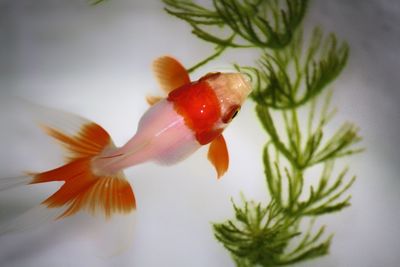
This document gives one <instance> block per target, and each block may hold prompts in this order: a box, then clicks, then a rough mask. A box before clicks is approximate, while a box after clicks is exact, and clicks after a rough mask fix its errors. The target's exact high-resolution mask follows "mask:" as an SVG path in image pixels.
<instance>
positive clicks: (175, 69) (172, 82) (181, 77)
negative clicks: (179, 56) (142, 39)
mask: <svg viewBox="0 0 400 267" xmlns="http://www.w3.org/2000/svg"><path fill="white" fill-rule="evenodd" d="M153 71H154V75H155V76H156V78H157V81H158V83H159V84H160V86H161V88H162V89H163V90H164V91H165V92H166V93H167V94H168V93H169V92H171V91H172V90H174V89H176V88H178V87H180V86H182V85H185V84H188V83H190V78H189V73H188V72H187V71H186V69H185V67H183V66H182V64H181V63H179V61H177V60H176V59H174V58H172V57H170V56H163V57H160V58H158V59H156V60H155V61H154V62H153Z"/></svg>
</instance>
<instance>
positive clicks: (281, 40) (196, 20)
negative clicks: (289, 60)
mask: <svg viewBox="0 0 400 267" xmlns="http://www.w3.org/2000/svg"><path fill="white" fill-rule="evenodd" d="M163 2H164V3H165V4H166V8H165V10H166V11H167V12H168V13H169V14H171V15H173V16H176V17H178V18H179V19H182V20H184V21H186V22H187V23H189V24H190V25H191V27H192V33H193V34H195V35H196V36H197V37H199V38H201V39H203V40H204V41H207V42H210V43H213V44H215V45H219V46H221V45H224V46H229V47H260V48H273V49H280V48H283V47H285V46H286V45H287V44H288V43H289V42H290V40H291V38H292V35H293V32H294V31H295V29H296V28H297V27H298V26H299V25H300V23H301V22H302V20H303V17H304V14H305V11H306V9H307V5H308V0H287V1H284V2H283V1H277V0H268V1H265V0H264V1H263V0H213V1H212V4H213V5H212V7H210V8H206V7H204V6H201V5H199V4H196V3H194V2H193V1H188V0H163ZM215 31H216V32H217V33H214V32H215ZM221 33H222V34H225V35H226V36H227V38H221V37H220V35H221Z"/></svg>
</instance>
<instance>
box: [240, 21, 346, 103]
mask: <svg viewBox="0 0 400 267" xmlns="http://www.w3.org/2000/svg"><path fill="white" fill-rule="evenodd" d="M302 37H303V36H302V31H298V32H297V34H296V36H295V38H294V39H293V42H291V43H290V45H289V46H288V47H286V48H285V49H282V50H279V51H266V52H264V54H263V56H262V57H261V59H260V60H259V62H258V67H247V68H243V70H244V71H248V72H250V73H251V75H252V76H255V77H256V79H255V86H254V91H253V93H252V94H251V97H252V99H253V100H254V101H256V102H257V103H258V104H260V105H266V106H268V107H271V108H275V109H291V108H295V107H298V106H301V105H303V104H305V103H307V102H308V101H310V100H311V99H312V98H313V97H315V96H317V95H318V94H319V93H320V92H321V91H322V90H323V89H324V88H326V86H327V85H328V84H329V83H331V82H332V81H333V80H334V79H335V78H336V77H337V76H338V75H339V74H340V73H341V71H342V70H343V68H344V67H345V65H346V63H347V59H348V55H349V47H348V45H347V44H346V43H340V44H338V41H337V39H336V37H335V35H334V34H330V35H329V36H328V37H327V38H325V39H324V38H323V36H322V32H321V29H319V28H316V29H315V30H314V32H313V34H312V37H311V40H310V41H309V46H308V47H307V48H306V49H303V47H304V42H303V38H302ZM293 74H294V75H293Z"/></svg>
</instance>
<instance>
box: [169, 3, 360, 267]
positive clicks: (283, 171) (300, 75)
mask: <svg viewBox="0 0 400 267" xmlns="http://www.w3.org/2000/svg"><path fill="white" fill-rule="evenodd" d="M163 2H164V3H165V4H166V8H165V10H166V11H167V12H168V13H169V14H171V15H173V16H176V17H177V18H179V19H182V20H184V21H186V22H187V23H189V25H190V26H191V27H192V33H193V34H194V35H195V36H197V37H198V38H200V39H202V40H204V41H206V42H209V43H212V44H214V45H215V53H214V54H212V55H211V56H209V57H208V58H206V59H205V60H203V61H201V62H199V63H197V64H196V65H195V66H194V67H192V68H190V69H189V71H193V70H195V69H197V68H199V67H202V66H203V65H204V64H206V63H208V62H210V61H212V60H214V59H216V58H218V56H219V55H221V54H222V53H223V52H224V51H226V50H227V49H238V48H241V49H253V50H254V49H257V50H259V51H260V59H259V60H258V62H256V64H255V65H254V66H240V65H235V67H236V68H237V69H238V70H240V71H241V72H245V73H248V74H249V76H250V77H252V83H253V92H252V94H251V96H250V97H251V99H252V100H253V101H254V102H255V103H256V113H257V116H258V118H259V120H260V122H261V124H262V126H263V128H264V129H265V131H266V133H267V135H268V140H267V144H266V145H265V148H264V153H263V163H264V171H265V179H266V184H267V189H268V191H269V193H270V200H269V204H267V205H265V204H263V203H255V202H253V201H247V200H245V199H244V197H243V204H242V206H237V205H236V204H233V208H234V212H235V217H234V218H232V219H229V220H227V221H226V222H223V223H215V224H214V225H213V228H214V233H215V237H216V238H217V240H219V241H220V242H221V243H222V244H223V245H224V247H225V248H226V249H227V250H228V251H229V252H230V253H231V254H232V257H233V259H234V260H235V262H236V264H237V266H277V265H290V264H294V263H297V262H300V261H303V260H309V259H312V258H316V257H320V256H323V255H326V254H328V252H329V247H330V244H331V240H332V236H328V237H325V238H324V237H323V235H324V232H325V227H324V226H322V227H321V228H319V230H317V231H316V233H314V234H313V233H312V232H313V230H312V228H313V225H314V222H315V220H316V218H318V216H320V215H323V214H329V213H333V212H338V211H340V210H342V209H343V208H346V207H348V206H349V205H350V195H349V194H348V193H347V191H348V189H349V188H350V187H351V185H352V184H353V183H354V181H355V177H351V178H348V177H347V176H348V175H347V173H348V168H345V169H343V170H342V171H341V172H339V173H338V174H336V172H335V168H334V166H335V162H336V161H337V160H339V159H340V158H341V157H343V156H349V155H352V154H355V153H358V152H360V151H362V149H360V148H358V147H357V146H356V145H357V144H358V142H359V141H360V140H361V138H360V137H359V135H358V128H357V127H356V126H354V125H353V124H350V123H345V124H343V125H342V126H341V127H339V128H338V129H337V130H336V132H334V133H333V135H331V136H326V133H325V132H326V130H325V129H326V126H327V124H328V123H329V122H330V120H331V119H332V117H333V116H334V114H335V110H332V109H331V108H330V105H329V104H330V101H331V96H332V94H331V92H328V93H326V94H325V95H326V96H325V97H322V95H320V94H321V93H322V92H323V91H324V90H325V89H326V88H327V85H329V84H330V83H331V82H333V81H334V80H335V79H336V78H337V77H338V75H339V74H340V73H341V72H342V70H343V68H344V67H345V65H346V63H347V59H348V56H349V47H348V45H347V44H346V43H345V42H339V41H338V40H337V38H336V36H335V35H334V34H329V35H328V36H324V34H323V32H322V30H321V29H320V28H315V29H314V31H313V32H312V34H311V37H310V38H309V40H308V42H306V41H304V39H305V38H304V33H303V29H302V27H301V22H302V21H303V18H304V16H305V14H306V11H307V6H308V1H307V0H286V1H285V0H213V1H212V6H211V7H205V6H202V5H200V4H197V3H195V2H194V1H191V0H163ZM224 36H225V37H224ZM302 111H303V112H304V111H306V113H307V114H308V116H307V117H308V119H306V120H304V119H300V113H301V112H302ZM317 114H319V116H317ZM277 125H281V127H280V128H279V127H278V126H277ZM311 168H319V169H320V175H319V177H309V176H310V174H309V173H307V171H308V170H309V169H311ZM313 176H315V175H313ZM306 184H311V185H310V186H309V187H307V188H306V186H305V185H306ZM305 221H311V222H310V227H309V229H308V230H305V231H304V230H303V229H302V227H301V224H304V222H305ZM296 244H297V245H296Z"/></svg>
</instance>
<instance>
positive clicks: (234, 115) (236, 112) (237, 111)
mask: <svg viewBox="0 0 400 267" xmlns="http://www.w3.org/2000/svg"><path fill="white" fill-rule="evenodd" d="M238 113H239V109H237V110H236V111H235V113H233V115H232V118H231V120H233V119H234V118H235V117H236V115H237V114H238Z"/></svg>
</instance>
